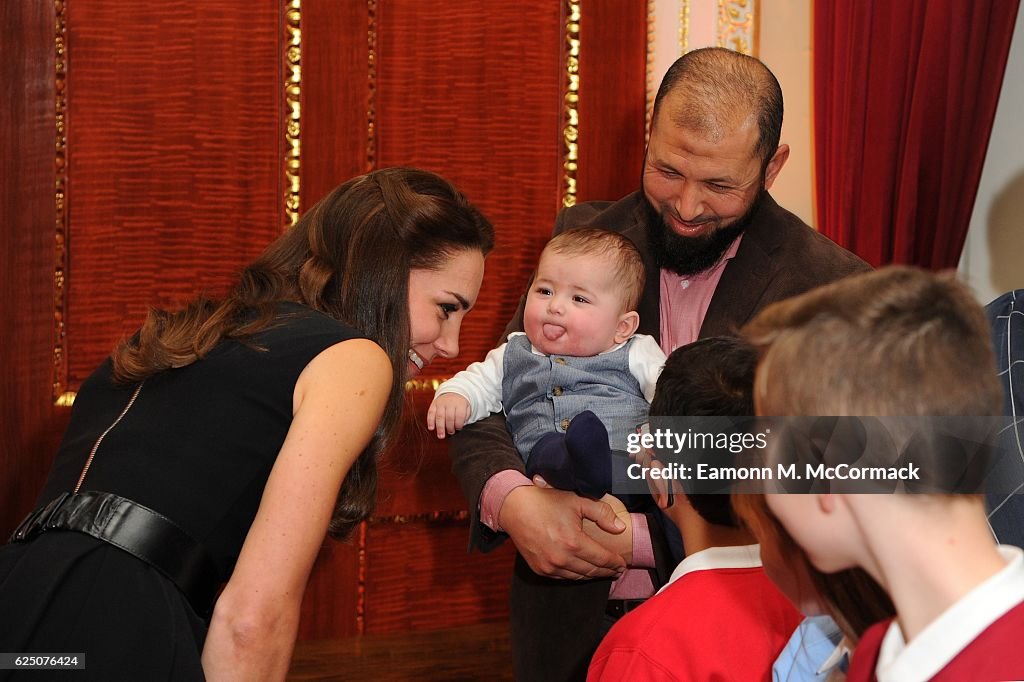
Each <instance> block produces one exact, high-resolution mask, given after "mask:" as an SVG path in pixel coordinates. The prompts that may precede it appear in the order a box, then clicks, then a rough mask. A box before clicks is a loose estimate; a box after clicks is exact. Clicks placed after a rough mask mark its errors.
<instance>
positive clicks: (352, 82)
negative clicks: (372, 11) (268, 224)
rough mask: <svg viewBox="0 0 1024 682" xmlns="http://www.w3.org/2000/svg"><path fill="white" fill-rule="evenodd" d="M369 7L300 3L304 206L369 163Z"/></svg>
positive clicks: (332, 1) (313, 0) (328, 0)
mask: <svg viewBox="0 0 1024 682" xmlns="http://www.w3.org/2000/svg"><path fill="white" fill-rule="evenodd" d="M368 30H369V8H368V5H367V3H366V2H337V1H336V0H303V3H302V132H301V141H302V161H301V164H302V165H301V168H302V172H301V176H302V185H301V194H302V211H306V210H308V209H309V208H311V207H312V206H313V204H315V203H316V202H317V201H318V200H319V199H320V198H321V197H323V196H324V195H325V194H327V193H328V192H330V191H331V190H332V189H333V188H334V187H336V186H337V185H339V184H341V183H342V182H343V181H345V180H347V179H349V178H351V177H353V176H355V175H359V174H361V173H365V172H366V171H368V170H369V169H370V168H369V166H370V162H369V160H368V158H367V153H368V150H367V141H368V138H369V131H368V124H369V109H370V89H369V82H370V78H369V75H368V73H367V71H368V68H369V53H370V49H369V40H368Z"/></svg>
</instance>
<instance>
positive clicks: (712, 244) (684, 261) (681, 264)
mask: <svg viewBox="0 0 1024 682" xmlns="http://www.w3.org/2000/svg"><path fill="white" fill-rule="evenodd" d="M764 193H765V191H764V188H763V187H762V189H761V190H760V191H759V192H758V193H757V196H755V197H754V201H753V202H752V203H751V204H750V208H748V209H747V212H746V213H744V214H743V215H741V216H740V217H739V218H737V219H736V220H734V221H733V222H731V223H728V224H726V225H720V226H718V227H714V228H712V229H711V230H710V231H709V232H707V233H706V234H702V235H698V236H695V237H684V236H682V235H680V234H676V232H675V231H674V230H673V229H672V226H671V225H670V224H669V222H668V220H666V219H665V215H664V213H663V212H660V211H658V209H656V208H655V207H654V205H653V204H651V202H650V200H649V199H648V198H647V196H646V195H645V196H644V208H645V209H646V214H647V215H646V217H647V220H646V221H645V222H646V226H647V241H648V243H649V244H650V247H651V251H652V253H653V255H654V260H655V262H656V263H657V264H658V267H659V268H661V269H664V270H670V271H672V272H674V273H676V274H677V275H681V276H684V277H685V276H686V275H694V274H696V273H698V272H704V271H705V270H707V269H708V268H710V267H712V266H714V265H716V264H717V263H718V261H720V260H721V259H722V256H723V255H725V252H726V250H728V248H729V245H730V244H732V243H733V241H734V240H735V239H736V237H739V236H740V235H741V234H743V233H744V232H745V231H746V229H747V228H748V227H749V226H750V222H751V220H753V217H754V213H755V212H756V211H757V208H758V206H759V205H760V203H761V197H763V196H764Z"/></svg>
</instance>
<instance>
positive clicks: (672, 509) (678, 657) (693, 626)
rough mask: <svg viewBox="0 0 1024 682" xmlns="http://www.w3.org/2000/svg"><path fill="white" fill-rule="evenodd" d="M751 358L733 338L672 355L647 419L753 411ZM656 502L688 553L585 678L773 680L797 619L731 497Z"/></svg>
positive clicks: (611, 638) (620, 627) (614, 635)
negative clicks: (768, 573)
mask: <svg viewBox="0 0 1024 682" xmlns="http://www.w3.org/2000/svg"><path fill="white" fill-rule="evenodd" d="M755 361H756V356H755V355H754V353H753V351H752V350H751V349H750V348H749V347H747V346H746V345H745V344H744V343H743V342H741V341H739V340H738V339H731V338H710V339H704V340H701V341H697V342H696V343H692V344H690V345H688V346H683V347H682V348H679V349H677V350H676V351H675V352H673V353H672V355H670V356H669V358H668V361H667V362H666V364H665V369H664V370H663V371H662V374H661V377H660V378H659V379H658V384H657V388H656V389H655V394H654V400H653V402H652V403H651V415H652V416H655V417H658V416H673V415H687V416H712V415H721V416H742V415H749V414H750V413H751V411H752V409H753V405H752V403H751V388H752V383H753V377H754V365H755ZM656 498H657V499H658V503H659V505H661V506H662V507H663V508H664V510H665V513H666V514H668V515H669V516H670V517H671V518H672V520H673V521H674V522H675V523H676V525H678V526H679V529H680V531H681V533H682V536H683V545H684V546H685V547H686V551H687V557H686V558H685V559H684V560H683V561H682V563H680V564H679V566H677V567H676V569H675V571H673V573H672V578H671V580H670V581H669V584H667V585H666V586H665V587H664V588H662V590H661V591H660V592H659V593H658V594H657V595H655V596H654V597H652V598H651V599H649V600H647V602H646V603H644V604H643V605H642V606H640V607H639V608H637V609H635V610H634V611H631V612H629V613H627V614H626V615H625V616H624V617H623V618H622V619H621V620H619V621H618V622H617V623H616V624H615V626H614V627H612V629H611V631H610V632H609V633H608V635H607V636H606V637H605V639H604V641H602V642H601V646H600V647H598V649H597V653H595V654H594V658H593V660H592V661H591V664H590V670H589V673H588V675H587V679H588V680H616V681H618V680H694V681H704V680H744V681H747V680H770V679H771V671H772V663H774V661H775V659H776V657H777V656H778V655H779V652H780V651H781V650H782V648H783V646H785V644H786V641H787V640H788V639H789V636H790V634H791V633H792V632H793V630H794V629H795V628H796V626H797V625H798V624H799V623H800V620H801V616H800V614H799V613H798V612H797V610H796V609H795V608H793V605H792V604H790V603H789V601H788V600H787V599H786V597H785V596H784V595H783V594H782V593H781V592H780V591H779V590H778V588H776V587H775V585H774V584H773V583H772V582H771V580H769V579H768V577H767V576H766V575H765V572H764V569H763V568H762V567H761V559H760V555H759V551H758V546H757V544H756V541H755V540H754V538H753V536H752V535H751V534H750V533H749V532H748V531H746V530H744V529H742V528H741V527H740V524H739V522H738V521H737V519H736V516H735V514H734V513H733V510H732V506H731V504H730V500H729V495H725V494H719V495H710V494H709V495H686V496H683V495H678V496H676V497H675V500H674V503H673V504H671V505H669V504H668V500H667V498H666V496H664V495H656Z"/></svg>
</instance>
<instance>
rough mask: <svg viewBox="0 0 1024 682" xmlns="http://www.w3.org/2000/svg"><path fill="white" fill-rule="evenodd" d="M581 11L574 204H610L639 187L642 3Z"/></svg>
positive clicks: (598, 0)
mask: <svg viewBox="0 0 1024 682" xmlns="http://www.w3.org/2000/svg"><path fill="white" fill-rule="evenodd" d="M581 13H582V14H581V17H580V104H579V115H580V126H579V128H580V132H579V156H580V161H579V170H578V171H577V174H576V181H577V192H576V200H577V201H581V202H582V201H591V200H601V199H603V200H608V201H615V200H616V199H620V198H622V197H624V196H626V195H627V194H629V193H630V192H633V191H635V190H637V189H639V187H640V171H641V167H642V165H643V159H644V125H645V122H644V114H645V111H644V107H645V106H646V97H647V94H646V87H647V86H646V78H645V73H646V68H647V0H591V1H590V2H585V3H583V7H582V10H581Z"/></svg>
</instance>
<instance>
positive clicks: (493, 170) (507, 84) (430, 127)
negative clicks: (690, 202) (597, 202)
mask: <svg viewBox="0 0 1024 682" xmlns="http://www.w3.org/2000/svg"><path fill="white" fill-rule="evenodd" d="M559 4H560V3H557V2H551V1H550V0H532V1H531V2H514V3H496V2H486V1H485V0H462V1H460V2H445V3H425V2H420V1H419V0H393V1H392V0H389V1H388V2H380V3H379V8H378V12H377V31H378V36H379V37H378V46H379V53H378V59H377V96H376V107H375V108H376V119H377V165H378V166H379V167H385V166H393V165H413V166H419V167H422V168H426V169H428V170H432V171H436V172H438V173H441V174H442V175H444V176H446V177H447V178H449V179H450V180H452V181H453V182H454V183H455V184H456V185H458V186H459V188H461V189H462V190H463V191H464V192H465V193H466V194H467V195H468V196H469V198H470V200H472V201H473V202H475V203H476V204H477V205H479V206H480V208H481V209H482V210H483V211H484V213H485V214H486V215H487V217H488V218H489V219H490V220H491V221H492V222H493V223H494V226H495V230H496V232H497V246H496V249H495V255H493V256H491V258H490V259H489V261H488V263H487V274H486V277H485V279H484V286H483V290H482V293H481V296H480V301H479V304H478V305H477V308H476V309H475V310H474V312H473V313H471V314H470V315H469V316H468V317H467V318H466V322H465V324H464V325H463V339H462V351H461V355H460V357H459V358H458V359H456V360H454V361H452V362H438V363H435V365H434V366H432V367H431V374H432V375H444V374H449V375H450V374H451V373H452V372H454V371H457V370H459V369H462V368H463V367H464V366H465V364H466V363H467V362H469V361H473V360H478V359H480V358H482V357H483V356H484V354H485V353H486V352H487V351H488V350H489V349H490V348H491V347H492V346H493V345H494V343H495V341H496V340H497V338H498V336H499V334H500V332H501V330H502V329H503V328H504V327H505V324H506V323H507V322H508V318H509V317H510V316H511V314H512V312H513V311H514V310H515V308H516V306H517V305H518V303H519V296H520V294H521V293H522V290H523V287H524V286H525V283H526V279H527V277H528V276H529V273H530V272H531V271H532V269H533V266H534V261H535V259H536V256H537V254H538V253H539V252H540V248H541V246H542V245H543V244H544V242H545V241H546V240H547V238H548V236H550V234H551V228H552V226H553V225H554V219H555V214H556V212H557V209H558V188H559V182H560V168H561V159H562V151H561V145H560V142H559V140H560V137H559V136H560V134H561V133H560V129H559V122H560V113H561V107H562V89H563V79H564V75H563V74H564V67H563V66H562V57H561V54H562V45H563V42H564V29H563V27H562V24H561V22H560V15H559V12H560V7H559Z"/></svg>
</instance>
